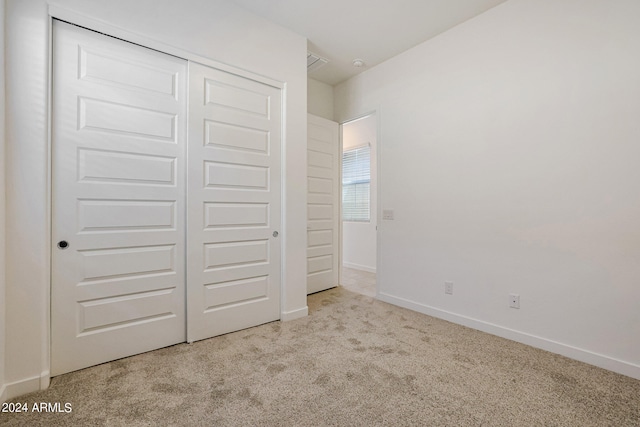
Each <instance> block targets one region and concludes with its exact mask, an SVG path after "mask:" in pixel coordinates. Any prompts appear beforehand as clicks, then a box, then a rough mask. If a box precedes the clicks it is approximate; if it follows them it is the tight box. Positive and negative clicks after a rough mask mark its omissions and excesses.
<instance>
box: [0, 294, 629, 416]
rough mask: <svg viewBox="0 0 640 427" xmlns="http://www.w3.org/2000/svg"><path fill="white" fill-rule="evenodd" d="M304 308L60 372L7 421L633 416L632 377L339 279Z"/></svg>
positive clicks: (26, 399) (4, 414) (312, 296)
mask: <svg viewBox="0 0 640 427" xmlns="http://www.w3.org/2000/svg"><path fill="white" fill-rule="evenodd" d="M309 309H310V315H309V316H308V317H306V318H303V319H299V320H296V321H292V322H287V323H280V322H275V323H270V324H266V325H262V326H259V327H256V328H251V329H247V330H244V331H240V332H236V333H233V334H228V335H225V336H221V337H217V338H213V339H209V340H205V341H200V342H197V343H194V344H191V345H188V344H180V345H176V346H173V347H168V348H165V349H161V350H157V351H153V352H150V353H145V354H142V355H138V356H134V357H130V358H127V359H122V360H118V361H115V362H111V363H107V364H103V365H100V366H96V367H93V368H89V369H85V370H82V371H78V372H74V373H70V374H66V375H62V376H59V377H56V378H54V379H53V380H52V382H51V387H50V388H49V389H48V390H46V391H44V392H39V393H34V394H31V395H28V396H24V397H22V398H18V399H15V400H13V402H26V403H27V404H28V405H29V407H31V406H32V405H33V403H34V402H60V403H62V407H64V403H67V402H68V403H71V405H72V412H71V413H55V414H52V413H47V414H38V413H26V414H25V413H22V414H7V413H0V424H2V425H11V426H16V425H19V426H38V425H40V426H65V425H74V426H76V425H77V426H92V425H107V426H143V425H148V426H160V425H172V426H189V425H193V426H378V425H384V426H394V425H403V426H616V427H617V426H640V381H638V380H634V379H631V378H628V377H624V376H622V375H618V374H615V373H612V372H608V371H605V370H602V369H599V368H596V367H593V366H590V365H586V364H583V363H580V362H575V361H572V360H569V359H566V358H564V357H561V356H557V355H554V354H551V353H547V352H544V351H541V350H537V349H534V348H531V347H527V346H524V345H521V344H517V343H514V342H511V341H507V340H504V339H501V338H497V337H494V336H491V335H487V334H484V333H482V332H478V331H474V330H471V329H468V328H465V327H462V326H458V325H454V324H451V323H448V322H445V321H442V320H438V319H434V318H431V317H428V316H425V315H422V314H419V313H415V312H412V311H409V310H405V309H402V308H398V307H395V306H392V305H389V304H386V303H383V302H379V301H376V300H374V299H372V298H370V297H367V296H365V295H360V294H356V293H353V292H350V291H348V290H345V289H344V288H342V287H339V288H336V289H332V290H329V291H325V292H320V293H318V294H315V295H311V296H310V297H309Z"/></svg>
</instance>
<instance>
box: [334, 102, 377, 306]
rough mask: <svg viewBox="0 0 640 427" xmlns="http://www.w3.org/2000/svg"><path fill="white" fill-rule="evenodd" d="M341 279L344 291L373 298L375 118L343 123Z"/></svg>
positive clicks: (375, 165) (375, 202) (374, 277)
mask: <svg viewBox="0 0 640 427" xmlns="http://www.w3.org/2000/svg"><path fill="white" fill-rule="evenodd" d="M340 130H341V142H342V144H341V145H342V156H341V157H342V165H341V166H342V167H341V175H342V176H341V178H342V179H341V182H342V189H341V190H342V191H341V194H342V198H341V209H340V212H341V218H340V220H341V223H340V225H341V226H340V230H341V243H342V244H341V247H342V250H341V251H340V254H341V267H342V270H341V278H340V284H341V285H342V286H344V287H345V288H347V289H349V290H352V291H354V292H358V293H361V294H365V295H368V296H372V297H375V296H376V272H377V261H376V260H377V223H378V217H377V216H378V215H377V214H378V197H377V196H378V176H377V170H378V167H377V166H378V165H377V154H378V135H377V133H378V132H377V131H378V126H377V120H376V114H375V113H372V114H368V115H366V116H363V117H359V118H357V119H354V120H349V121H347V122H344V123H342V125H341V126H340Z"/></svg>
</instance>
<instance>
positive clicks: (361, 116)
mask: <svg viewBox="0 0 640 427" xmlns="http://www.w3.org/2000/svg"><path fill="white" fill-rule="evenodd" d="M369 116H375V117H376V170H375V172H376V223H375V227H376V298H377V295H378V292H379V290H380V287H379V279H378V278H379V273H380V233H379V231H380V221H381V218H382V208H381V206H382V204H381V203H380V195H381V185H380V170H381V168H380V151H381V150H380V140H381V138H380V107H379V106H378V107H377V108H375V109H373V110H368V111H367V112H365V113H362V114H357V115H355V116H351V118H349V119H346V120H342V121H340V122H338V124H339V125H340V127H339V132H338V139H339V141H340V142H339V150H340V156H341V157H340V221H339V227H338V228H339V230H340V231H339V237H338V238H339V239H340V245H339V246H340V250H339V252H340V262H339V265H338V268H339V270H338V271H339V280H340V281H342V254H343V248H342V239H343V236H342V231H343V230H342V229H343V227H342V150H343V147H344V141H343V133H344V129H343V127H344V125H346V124H349V123H351V122H355V121H357V120H360V119H364V118H366V117H369Z"/></svg>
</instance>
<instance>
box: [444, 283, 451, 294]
mask: <svg viewBox="0 0 640 427" xmlns="http://www.w3.org/2000/svg"><path fill="white" fill-rule="evenodd" d="M444 293H445V294H447V295H453V282H444Z"/></svg>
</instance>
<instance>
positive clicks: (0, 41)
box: [0, 0, 5, 402]
mask: <svg viewBox="0 0 640 427" xmlns="http://www.w3.org/2000/svg"><path fill="white" fill-rule="evenodd" d="M4 148H5V143H4V0H0V402H4V400H5V399H4V391H5V384H4V357H5V356H4V353H5V348H4V342H5V341H4V335H5V331H4V329H5V314H4V310H5V295H4V294H5V277H4V272H5V258H4V256H5V255H4V254H5V248H4V242H5V228H4V227H5V220H4V216H5V214H4V211H5V201H4V187H5V185H4Z"/></svg>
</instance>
